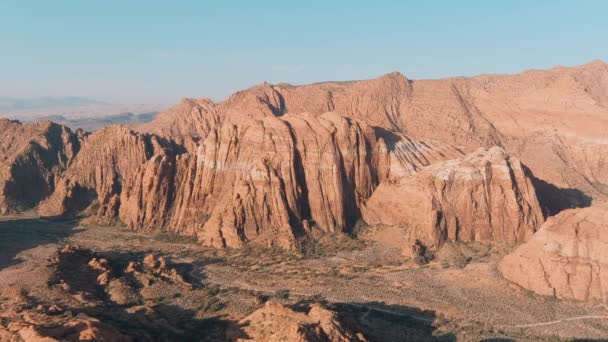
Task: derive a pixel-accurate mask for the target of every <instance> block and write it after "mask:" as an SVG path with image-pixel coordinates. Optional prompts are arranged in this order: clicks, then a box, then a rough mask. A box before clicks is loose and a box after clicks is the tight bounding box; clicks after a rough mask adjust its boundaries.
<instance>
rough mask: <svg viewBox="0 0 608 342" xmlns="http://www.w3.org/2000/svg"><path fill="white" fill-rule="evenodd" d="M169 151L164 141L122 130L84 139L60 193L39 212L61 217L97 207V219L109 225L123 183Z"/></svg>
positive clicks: (61, 182) (60, 182)
mask: <svg viewBox="0 0 608 342" xmlns="http://www.w3.org/2000/svg"><path fill="white" fill-rule="evenodd" d="M169 147H170V144H169V143H167V142H165V141H164V140H162V139H159V138H157V137H155V136H149V135H143V134H139V133H135V132H133V131H131V130H130V129H128V128H125V127H122V126H110V127H107V128H104V129H102V130H99V131H97V132H95V133H93V134H91V135H90V136H88V137H86V138H85V139H84V141H83V143H82V149H81V150H80V152H79V153H78V155H77V156H76V158H74V160H73V161H72V162H71V163H70V165H69V168H68V169H67V170H66V172H64V173H63V174H62V175H61V177H60V178H59V180H58V181H57V190H56V191H55V192H54V193H53V195H52V196H51V197H50V198H48V199H47V200H45V201H44V202H43V203H42V204H41V205H40V208H39V212H40V213H41V214H42V215H46V216H61V215H65V214H67V213H70V211H73V210H76V209H83V207H86V206H89V205H91V204H94V206H95V208H94V212H93V215H94V216H95V217H96V218H98V219H99V220H101V221H104V222H109V221H111V220H112V219H113V218H115V217H117V215H118V209H119V208H120V194H121V192H122V186H123V179H124V178H126V177H128V176H131V175H132V174H134V173H135V171H136V170H137V169H138V168H139V166H140V165H141V164H143V163H145V162H146V161H147V160H148V159H150V158H151V156H153V155H155V154H164V153H166V152H165V150H166V149H167V148H169Z"/></svg>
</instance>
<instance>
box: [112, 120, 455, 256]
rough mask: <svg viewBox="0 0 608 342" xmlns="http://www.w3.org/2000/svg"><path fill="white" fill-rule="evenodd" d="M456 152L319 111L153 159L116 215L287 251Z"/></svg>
mask: <svg viewBox="0 0 608 342" xmlns="http://www.w3.org/2000/svg"><path fill="white" fill-rule="evenodd" d="M455 155H460V152H459V151H458V150H456V149H454V148H452V147H450V146H449V145H446V144H440V143H436V142H424V141H422V142H421V141H416V140H413V139H409V138H406V137H403V136H401V135H397V134H395V133H392V132H389V131H386V130H378V129H374V128H373V127H370V126H368V125H366V124H364V123H362V122H360V121H357V120H353V119H350V118H346V117H343V116H340V115H338V114H336V113H325V114H323V115H320V116H314V115H310V114H302V115H292V114H288V115H285V116H283V117H280V118H277V117H274V116H267V117H265V118H263V119H261V120H245V121H244V122H241V123H240V124H239V125H227V124H223V125H221V126H219V127H217V128H216V129H214V130H212V131H210V132H209V134H208V135H207V138H206V139H205V140H204V141H203V142H202V144H201V145H200V147H199V148H198V150H197V151H196V153H194V154H182V155H179V156H177V157H175V158H167V157H161V156H155V157H153V158H151V159H150V160H149V161H148V162H147V163H146V164H145V165H143V166H142V167H141V168H140V169H139V171H138V172H137V173H135V174H134V175H133V177H131V178H129V179H128V180H127V182H126V183H125V184H126V185H125V187H124V189H123V193H122V198H121V203H122V206H121V209H120V218H121V220H122V221H123V222H124V223H126V224H127V225H129V226H130V227H134V228H141V227H143V228H146V229H152V228H153V227H158V226H163V227H166V228H167V229H168V230H171V231H174V232H178V233H182V234H189V235H197V236H198V237H199V239H200V240H201V241H202V242H203V243H204V244H207V245H211V246H215V247H225V246H230V247H240V246H242V245H243V244H245V243H247V242H250V241H253V240H256V241H257V242H258V243H263V244H270V245H278V246H281V247H285V248H292V247H294V246H295V245H296V244H297V241H298V239H299V238H300V237H302V236H304V235H307V234H308V233H309V230H310V229H311V227H312V228H317V229H321V230H323V231H326V232H335V231H346V230H348V229H350V227H352V226H353V225H354V223H355V222H356V220H357V219H358V218H359V217H360V207H361V203H362V201H363V200H365V199H367V198H368V197H369V196H371V194H372V192H373V191H374V189H375V188H376V186H377V185H378V184H379V183H380V182H382V181H383V180H385V179H388V178H389V177H394V176H397V175H398V176H403V175H410V174H413V173H415V172H416V171H417V170H419V169H421V168H422V167H424V166H427V165H429V164H430V163H431V162H434V161H437V160H443V159H445V158H446V157H448V156H455Z"/></svg>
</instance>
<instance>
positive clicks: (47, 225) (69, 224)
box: [0, 218, 78, 269]
mask: <svg viewBox="0 0 608 342" xmlns="http://www.w3.org/2000/svg"><path fill="white" fill-rule="evenodd" d="M77 225H78V221H56V220H47V219H39V218H15V219H8V220H4V221H0V269H3V268H5V267H8V266H11V265H15V264H18V263H20V260H19V259H16V256H17V255H18V254H19V253H21V252H23V251H25V250H28V249H32V248H35V247H38V246H41V245H45V244H49V243H57V242H61V241H62V240H64V239H66V238H67V237H69V236H71V235H73V234H75V233H77V232H78V230H76V229H74V228H75V227H76V226H77Z"/></svg>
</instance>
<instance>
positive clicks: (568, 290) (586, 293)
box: [499, 203, 608, 302]
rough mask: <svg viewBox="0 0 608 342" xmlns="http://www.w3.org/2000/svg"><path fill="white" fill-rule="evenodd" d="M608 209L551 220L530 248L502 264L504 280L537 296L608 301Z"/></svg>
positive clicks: (593, 208)
mask: <svg viewBox="0 0 608 342" xmlns="http://www.w3.org/2000/svg"><path fill="white" fill-rule="evenodd" d="M607 248H608V204H605V203H604V204H597V205H593V206H591V207H588V208H580V209H569V210H565V211H562V212H561V213H559V214H557V215H556V216H553V217H550V218H549V219H548V220H547V222H545V224H544V225H543V226H542V228H541V229H540V230H539V231H538V232H537V233H536V234H535V235H534V237H533V238H532V239H531V240H530V241H528V242H527V243H525V244H523V245H521V246H520V247H519V248H517V249H516V250H515V251H514V252H512V253H511V254H509V255H507V256H506V257H504V258H503V260H502V261H501V262H500V265H499V270H500V271H501V272H502V274H503V276H504V277H505V278H507V279H509V280H510V281H512V282H514V283H516V284H518V285H520V286H521V287H523V288H525V289H528V290H531V291H534V292H536V293H539V294H542V295H548V296H556V297H558V298H569V299H577V300H583V301H586V300H601V301H603V302H606V301H607V300H608V297H607V293H608V285H607V284H608V272H607V271H606V269H607V268H608V257H607V255H606V251H607V250H608V249H607Z"/></svg>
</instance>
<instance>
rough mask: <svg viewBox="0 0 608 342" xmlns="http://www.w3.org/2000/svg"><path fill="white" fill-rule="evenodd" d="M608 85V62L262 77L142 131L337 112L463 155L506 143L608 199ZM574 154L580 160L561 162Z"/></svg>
mask: <svg viewBox="0 0 608 342" xmlns="http://www.w3.org/2000/svg"><path fill="white" fill-rule="evenodd" d="M607 89H608V64H606V63H604V62H601V61H594V62H592V63H589V64H585V65H581V66H577V67H571V68H564V67H556V68H553V69H550V70H530V71H525V72H522V73H520V74H516V75H480V76H477V77H470V78H464V77H457V78H447V79H441V80H409V79H407V78H406V77H405V76H403V75H401V74H399V73H391V74H387V75H384V76H381V77H379V78H376V79H371V80H363V81H352V82H324V83H315V84H310V85H303V86H292V85H287V84H278V85H270V84H268V83H264V84H261V85H258V86H255V87H252V88H249V89H246V90H243V91H241V92H238V93H236V94H234V95H233V96H231V97H230V98H229V99H228V100H226V101H223V102H220V103H211V102H210V101H209V100H186V101H184V102H183V103H182V104H180V105H178V106H177V107H175V109H173V110H170V111H168V112H166V113H164V114H160V115H159V116H158V118H157V119H156V120H155V121H154V122H152V123H149V124H146V125H144V126H142V127H141V129H142V131H145V132H154V133H158V134H162V135H171V136H196V137H203V138H204V137H205V136H206V135H207V133H208V132H209V130H210V129H209V127H210V125H209V123H212V122H222V123H229V124H230V123H238V122H239V121H240V120H242V119H243V118H256V119H261V118H263V117H268V116H282V115H285V114H287V113H304V112H308V113H311V114H313V115H321V114H323V113H325V112H328V111H333V112H337V113H340V114H342V115H345V116H349V117H353V118H357V119H359V120H362V121H365V122H367V123H368V124H370V125H372V126H377V127H382V128H385V129H389V130H393V131H398V132H400V133H401V134H405V135H407V136H410V137H412V138H415V139H419V140H424V139H433V140H438V141H442V142H444V143H449V144H451V145H454V146H457V147H459V148H461V149H462V150H463V151H466V152H472V151H474V150H476V149H477V148H479V147H481V146H483V147H490V146H494V145H498V146H503V147H504V148H505V149H506V150H507V152H508V153H509V154H511V155H513V156H516V157H518V158H519V159H520V160H521V161H522V162H524V163H525V164H526V165H528V166H530V168H531V170H532V171H533V173H534V174H535V175H536V176H537V177H539V178H541V179H544V180H546V181H548V182H550V183H553V184H555V185H556V186H558V187H560V188H564V189H570V188H571V189H579V190H581V191H583V192H585V193H587V194H588V195H589V196H593V197H594V198H597V199H602V198H603V199H607V198H608V190H607V184H608V183H607V181H606V179H605V177H604V176H602V175H603V174H606V172H603V170H604V169H605V164H606V163H598V161H602V160H604V159H606V158H605V155H606V151H605V148H604V147H603V146H605V145H606V133H605V132H606V130H607V129H608V119H606V118H607V117H608V116H607V114H608V102H607V101H608V100H607V99H606V98H607V96H606V94H607V93H608V91H607ZM185 104H187V105H185ZM190 113H193V114H192V115H190ZM564 141H566V142H565V143H564ZM571 152H572V154H571ZM570 155H572V156H574V158H575V159H576V161H575V162H574V163H571V162H570V160H571V159H570V158H569V157H567V159H564V157H565V156H570ZM583 156H591V158H590V159H588V158H585V157H583ZM602 156H604V157H602ZM589 176H591V178H590V177H589ZM575 200H576V199H575ZM566 204H568V203H566Z"/></svg>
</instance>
